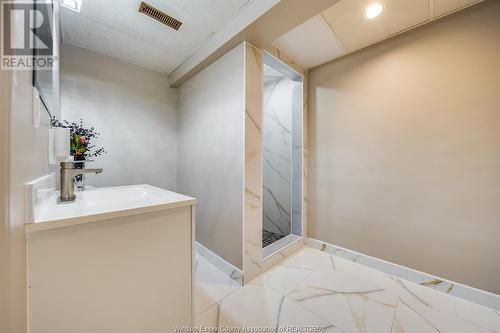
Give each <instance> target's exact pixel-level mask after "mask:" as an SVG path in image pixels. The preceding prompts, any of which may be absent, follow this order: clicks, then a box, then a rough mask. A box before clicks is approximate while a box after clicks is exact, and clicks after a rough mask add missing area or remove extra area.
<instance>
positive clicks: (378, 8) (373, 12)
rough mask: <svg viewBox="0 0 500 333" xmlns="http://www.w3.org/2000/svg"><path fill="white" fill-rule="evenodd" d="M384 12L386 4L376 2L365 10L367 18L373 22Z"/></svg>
mask: <svg viewBox="0 0 500 333" xmlns="http://www.w3.org/2000/svg"><path fill="white" fill-rule="evenodd" d="M383 11H384V4H383V3H382V2H374V3H372V4H370V5H368V7H366V9H365V18H367V19H369V20H372V19H374V18H375V17H377V16H379V15H380V13H382V12H383Z"/></svg>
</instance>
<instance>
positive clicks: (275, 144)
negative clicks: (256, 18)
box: [262, 52, 303, 257]
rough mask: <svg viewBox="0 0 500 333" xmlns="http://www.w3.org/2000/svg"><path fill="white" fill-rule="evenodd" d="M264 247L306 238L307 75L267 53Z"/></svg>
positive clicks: (268, 248) (270, 248)
mask: <svg viewBox="0 0 500 333" xmlns="http://www.w3.org/2000/svg"><path fill="white" fill-rule="evenodd" d="M263 89H264V114H263V124H262V150H263V152H262V154H263V158H262V163H263V166H262V168H263V179H262V184H263V185H262V201H263V202H262V247H263V249H264V250H263V256H264V257H266V256H268V255H270V254H272V253H274V252H276V251H277V250H279V249H281V248H282V247H283V246H286V245H287V244H288V243H289V242H291V241H294V240H296V239H297V238H298V237H300V236H302V160H303V158H302V156H303V153H302V151H303V145H302V140H303V135H302V133H303V130H302V125H303V101H302V100H303V77H302V76H301V75H300V74H298V73H297V72H295V71H294V70H292V69H291V68H290V67H288V66H287V65H286V64H284V63H283V62H281V61H280V60H279V59H276V58H274V57H273V56H272V55H270V54H269V53H267V52H264V87H263Z"/></svg>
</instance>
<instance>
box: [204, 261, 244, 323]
mask: <svg viewBox="0 0 500 333" xmlns="http://www.w3.org/2000/svg"><path fill="white" fill-rule="evenodd" d="M239 288H241V286H240V285H239V284H238V283H236V282H234V280H233V279H231V277H230V276H228V275H227V274H225V273H224V272H222V271H221V270H219V269H218V268H217V267H216V266H214V265H213V264H211V263H210V262H209V261H208V260H207V259H205V258H204V257H203V256H201V255H199V254H198V253H197V254H196V290H195V315H198V314H200V313H202V312H204V311H205V310H207V309H208V308H209V307H210V306H212V305H213V304H215V303H217V302H218V301H220V300H221V299H223V298H224V297H225V296H227V295H229V294H230V293H232V292H233V291H235V290H236V289H239Z"/></svg>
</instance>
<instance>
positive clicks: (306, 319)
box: [219, 283, 341, 332]
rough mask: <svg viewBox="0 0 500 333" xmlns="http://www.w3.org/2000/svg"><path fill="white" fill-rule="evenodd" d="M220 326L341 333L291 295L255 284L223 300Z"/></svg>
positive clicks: (248, 285)
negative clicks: (288, 328) (324, 330)
mask: <svg viewBox="0 0 500 333" xmlns="http://www.w3.org/2000/svg"><path fill="white" fill-rule="evenodd" d="M219 323H220V325H221V326H223V327H240V328H241V327H250V328H260V329H269V330H271V329H276V328H285V327H287V326H289V327H294V328H295V329H297V328H304V329H306V328H309V329H311V328H313V329H314V328H315V329H316V330H317V329H319V328H325V329H326V328H328V330H327V332H341V331H338V329H337V328H336V327H335V326H334V325H331V324H330V323H328V322H326V321H325V320H323V319H322V318H320V317H319V316H317V315H315V314H313V313H312V312H310V311H308V310H306V309H304V308H303V307H301V306H300V305H299V304H297V303H296V302H294V301H293V300H291V299H290V298H289V297H288V296H285V295H282V294H280V293H279V292H277V291H275V290H272V289H270V288H266V287H265V286H263V285H259V284H254V283H250V284H247V285H246V286H245V287H244V288H242V289H240V290H238V291H236V292H234V293H233V294H231V295H230V296H229V297H227V298H225V299H224V300H222V301H221V305H220V317H219ZM310 331H311V332H314V330H310ZM292 332H293V331H292ZM299 332H300V331H299ZM306 332H307V331H306Z"/></svg>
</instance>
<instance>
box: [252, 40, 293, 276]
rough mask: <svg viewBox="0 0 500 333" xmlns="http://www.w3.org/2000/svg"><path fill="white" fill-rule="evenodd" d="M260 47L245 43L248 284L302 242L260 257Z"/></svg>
mask: <svg viewBox="0 0 500 333" xmlns="http://www.w3.org/2000/svg"><path fill="white" fill-rule="evenodd" d="M262 87H263V61H262V50H260V49H257V48H256V47H254V46H252V45H250V44H249V43H246V42H245V174H244V181H245V192H244V193H245V194H244V212H243V234H244V240H243V243H244V244H243V250H244V251H243V274H244V277H243V280H244V281H243V282H244V283H248V282H250V281H252V280H253V279H255V278H256V277H257V276H259V275H260V274H262V273H264V272H265V271H267V270H268V269H269V268H271V267H273V266H274V265H276V264H278V263H279V262H281V261H282V260H283V259H285V258H286V257H288V256H289V255H291V254H293V253H295V252H296V251H297V250H299V249H300V248H301V247H302V246H303V241H302V240H301V241H300V242H293V243H292V244H290V245H288V246H287V247H285V248H283V249H282V250H280V251H278V252H277V253H275V254H273V255H270V256H268V257H266V258H265V259H264V258H263V257H262V219H263V218H262V189H263V186H262V165H263V164H262V163H263V159H262V155H263V152H262V118H263V94H262Z"/></svg>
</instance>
